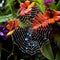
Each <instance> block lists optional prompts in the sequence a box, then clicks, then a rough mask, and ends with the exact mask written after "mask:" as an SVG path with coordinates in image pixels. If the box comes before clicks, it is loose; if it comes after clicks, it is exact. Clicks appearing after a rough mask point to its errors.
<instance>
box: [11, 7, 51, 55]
mask: <svg viewBox="0 0 60 60" xmlns="http://www.w3.org/2000/svg"><path fill="white" fill-rule="evenodd" d="M38 12H39V9H38V8H37V7H36V6H35V7H33V9H32V12H31V13H30V14H28V15H25V16H23V17H21V16H20V17H19V18H20V20H21V21H22V22H24V23H25V21H26V20H27V19H28V20H29V21H30V22H32V20H33V18H34V17H35V16H36V15H37V13H38ZM50 31H51V26H50V25H48V26H46V27H40V28H38V29H37V30H32V29H31V26H29V27H26V28H19V29H18V30H15V32H14V34H13V35H12V38H13V42H14V44H15V45H17V47H18V48H19V50H21V51H22V52H23V53H27V54H30V55H34V54H36V53H38V52H40V48H41V47H42V46H44V45H46V44H47V43H48V42H49V35H50Z"/></svg>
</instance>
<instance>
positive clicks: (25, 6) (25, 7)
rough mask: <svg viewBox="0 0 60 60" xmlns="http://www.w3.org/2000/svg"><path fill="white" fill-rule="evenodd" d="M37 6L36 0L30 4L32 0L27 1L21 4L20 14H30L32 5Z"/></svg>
mask: <svg viewBox="0 0 60 60" xmlns="http://www.w3.org/2000/svg"><path fill="white" fill-rule="evenodd" d="M34 6H35V2H32V3H31V4H30V1H28V0H27V1H25V2H24V3H21V4H20V9H19V11H20V16H24V15H25V14H29V13H30V12H31V11H32V7H34Z"/></svg>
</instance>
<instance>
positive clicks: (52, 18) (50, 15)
mask: <svg viewBox="0 0 60 60" xmlns="http://www.w3.org/2000/svg"><path fill="white" fill-rule="evenodd" d="M44 16H45V17H46V19H47V20H49V24H53V23H55V22H56V21H59V20H60V11H55V10H51V11H48V10H47V11H46V12H45V14H44Z"/></svg>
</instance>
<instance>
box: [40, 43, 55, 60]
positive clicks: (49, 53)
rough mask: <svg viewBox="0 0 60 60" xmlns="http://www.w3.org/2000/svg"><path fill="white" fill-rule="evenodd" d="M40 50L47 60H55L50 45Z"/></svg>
mask: <svg viewBox="0 0 60 60" xmlns="http://www.w3.org/2000/svg"><path fill="white" fill-rule="evenodd" d="M40 50H41V52H42V54H43V56H45V57H46V58H47V59H49V60H54V56H53V53H52V49H51V45H50V44H47V45H45V46H43V47H42V48H41V49H40Z"/></svg>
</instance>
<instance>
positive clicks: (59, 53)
mask: <svg viewBox="0 0 60 60" xmlns="http://www.w3.org/2000/svg"><path fill="white" fill-rule="evenodd" d="M55 60H60V52H57V54H56V58H55Z"/></svg>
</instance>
